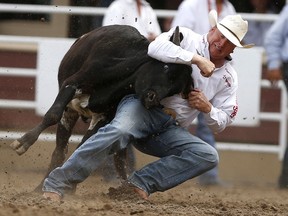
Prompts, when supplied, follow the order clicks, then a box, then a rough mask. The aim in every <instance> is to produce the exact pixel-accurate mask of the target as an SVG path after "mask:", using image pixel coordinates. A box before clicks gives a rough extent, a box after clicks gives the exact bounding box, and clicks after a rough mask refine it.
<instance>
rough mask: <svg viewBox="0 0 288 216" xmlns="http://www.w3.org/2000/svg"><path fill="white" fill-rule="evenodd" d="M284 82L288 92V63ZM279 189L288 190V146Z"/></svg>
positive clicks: (285, 67)
mask: <svg viewBox="0 0 288 216" xmlns="http://www.w3.org/2000/svg"><path fill="white" fill-rule="evenodd" d="M282 76H283V81H284V83H285V86H286V90H287V92H288V62H287V63H284V64H283V70H282ZM279 187H280V188H287V189H288V145H287V146H286V149H285V153H284V158H283V161H282V170H281V174H280V178H279Z"/></svg>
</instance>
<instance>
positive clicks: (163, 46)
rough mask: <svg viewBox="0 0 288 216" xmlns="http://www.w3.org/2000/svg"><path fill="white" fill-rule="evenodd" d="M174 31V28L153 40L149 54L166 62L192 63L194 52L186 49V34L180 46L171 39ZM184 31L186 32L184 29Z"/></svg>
mask: <svg viewBox="0 0 288 216" xmlns="http://www.w3.org/2000/svg"><path fill="white" fill-rule="evenodd" d="M173 32H174V29H171V30H170V31H168V32H164V33H162V34H161V35H159V36H158V37H157V38H156V39H155V40H154V41H152V42H151V43H150V44H149V47H148V55H149V56H151V57H152V58H155V59H157V60H159V61H162V62H165V63H178V64H186V65H191V60H192V58H193V56H194V53H192V52H190V51H187V50H185V40H184V39H185V38H186V36H185V35H184V39H183V41H182V42H181V43H180V46H177V45H175V44H174V43H172V42H171V41H170V37H171V36H172V35H173ZM181 32H182V30H181ZM182 33H184V31H183V32H182Z"/></svg>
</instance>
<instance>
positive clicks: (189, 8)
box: [171, 0, 236, 34]
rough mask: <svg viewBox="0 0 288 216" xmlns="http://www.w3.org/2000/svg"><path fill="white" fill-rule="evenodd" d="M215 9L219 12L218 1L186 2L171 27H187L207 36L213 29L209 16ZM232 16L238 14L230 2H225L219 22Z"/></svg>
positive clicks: (200, 0) (226, 0) (193, 0)
mask: <svg viewBox="0 0 288 216" xmlns="http://www.w3.org/2000/svg"><path fill="white" fill-rule="evenodd" d="M213 9H214V10H216V11H217V8H216V0H184V1H182V3H181V4H180V5H179V8H178V10H177V13H176V15H175V17H174V19H173V21H172V24H171V27H176V26H182V27H187V28H189V29H192V30H193V31H195V32H197V33H199V34H205V33H207V32H208V31H209V30H210V28H211V25H210V22H209V16H208V14H209V11H210V10H213ZM231 14H236V11H235V8H234V6H233V5H232V4H231V3H230V2H229V1H228V0H224V1H223V4H222V10H221V12H219V13H218V20H219V21H221V20H222V19H223V18H224V17H226V16H227V15H231Z"/></svg>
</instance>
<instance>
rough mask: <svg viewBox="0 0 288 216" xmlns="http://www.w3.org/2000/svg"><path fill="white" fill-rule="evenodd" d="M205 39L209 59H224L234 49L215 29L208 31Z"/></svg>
mask: <svg viewBox="0 0 288 216" xmlns="http://www.w3.org/2000/svg"><path fill="white" fill-rule="evenodd" d="M207 39H208V43H209V53H210V58H211V59H225V57H227V56H229V55H230V54H231V53H233V50H234V49H235V47H236V46H235V45H234V44H233V43H231V42H230V41H229V40H228V39H227V38H226V37H225V36H224V35H223V34H222V33H221V32H220V31H219V30H218V29H217V28H216V27H213V28H212V29H211V30H210V31H209V33H208V37H207Z"/></svg>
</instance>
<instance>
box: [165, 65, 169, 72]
mask: <svg viewBox="0 0 288 216" xmlns="http://www.w3.org/2000/svg"><path fill="white" fill-rule="evenodd" d="M168 70H169V66H168V65H164V73H167V72H168Z"/></svg>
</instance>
